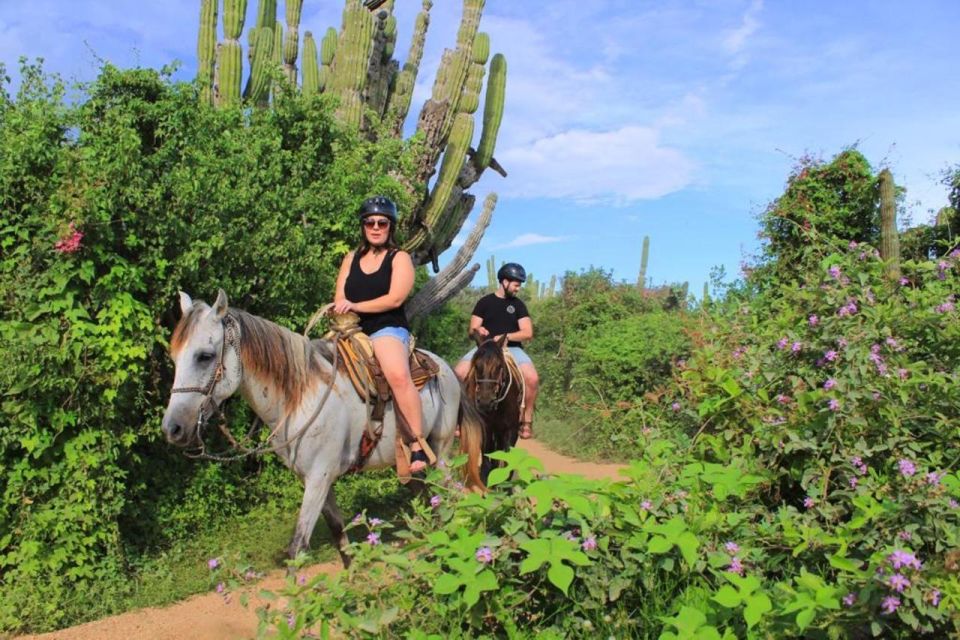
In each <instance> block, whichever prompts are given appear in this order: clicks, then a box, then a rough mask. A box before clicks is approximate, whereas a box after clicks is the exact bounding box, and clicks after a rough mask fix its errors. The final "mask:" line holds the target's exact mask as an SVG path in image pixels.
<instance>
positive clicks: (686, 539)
mask: <svg viewBox="0 0 960 640" xmlns="http://www.w3.org/2000/svg"><path fill="white" fill-rule="evenodd" d="M677 546H678V547H679V548H680V553H681V554H682V555H683V559H684V560H686V561H687V564H688V565H690V566H691V567H692V566H693V564H694V563H695V562H696V561H697V549H698V548H699V547H700V541H699V540H697V536H695V535H694V534H693V533H691V532H690V531H685V532H683V533H681V534H680V537H679V538H678V539H677Z"/></svg>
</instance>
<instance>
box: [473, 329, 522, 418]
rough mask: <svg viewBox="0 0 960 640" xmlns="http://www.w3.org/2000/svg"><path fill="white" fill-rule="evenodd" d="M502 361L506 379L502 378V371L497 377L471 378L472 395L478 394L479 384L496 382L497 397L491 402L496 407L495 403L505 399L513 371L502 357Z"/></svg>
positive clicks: (497, 403) (511, 382) (511, 383)
mask: <svg viewBox="0 0 960 640" xmlns="http://www.w3.org/2000/svg"><path fill="white" fill-rule="evenodd" d="M487 342H492V341H490V340H488V341H487ZM481 346H482V344H481ZM478 348H479V347H478ZM502 362H503V368H504V369H505V370H506V372H507V379H506V380H504V376H503V373H502V372H501V373H500V376H499V377H497V378H477V377H474V379H473V390H474V396H477V395H479V393H480V385H481V384H497V385H498V386H497V395H498V396H499V397H498V398H497V399H496V400H495V401H494V402H493V406H494V407H496V406H497V405H499V404H500V403H501V402H503V401H504V400H505V399H506V397H507V394H508V393H510V387H511V386H512V385H513V371H511V370H510V366H509V365H508V364H507V361H506V360H505V359H503V360H502Z"/></svg>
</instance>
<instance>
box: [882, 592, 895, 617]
mask: <svg viewBox="0 0 960 640" xmlns="http://www.w3.org/2000/svg"><path fill="white" fill-rule="evenodd" d="M880 606H881V607H883V612H884V613H886V614H890V613H893V612H894V611H896V610H897V608H898V607H899V606H900V598H895V597H894V596H887V597H886V598H884V599H883V602H882V603H881V605H880Z"/></svg>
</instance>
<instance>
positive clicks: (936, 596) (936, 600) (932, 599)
mask: <svg viewBox="0 0 960 640" xmlns="http://www.w3.org/2000/svg"><path fill="white" fill-rule="evenodd" d="M927 601H928V602H929V603H930V604H932V605H933V606H935V607H939V606H940V590H939V589H934V590H933V591H931V592H930V594H929V595H928V596H927Z"/></svg>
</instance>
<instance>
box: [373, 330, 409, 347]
mask: <svg viewBox="0 0 960 640" xmlns="http://www.w3.org/2000/svg"><path fill="white" fill-rule="evenodd" d="M388 337H389V338H396V339H397V340H399V341H400V342H402V343H403V346H405V347H406V348H407V349H409V348H410V332H409V331H407V330H406V329H404V328H403V327H384V328H383V329H378V330H377V331H374V332H373V333H372V334H370V339H371V340H376V339H377V338H388Z"/></svg>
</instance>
